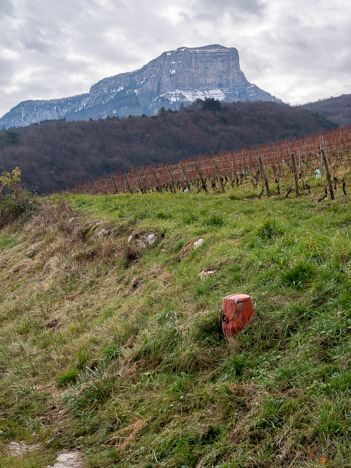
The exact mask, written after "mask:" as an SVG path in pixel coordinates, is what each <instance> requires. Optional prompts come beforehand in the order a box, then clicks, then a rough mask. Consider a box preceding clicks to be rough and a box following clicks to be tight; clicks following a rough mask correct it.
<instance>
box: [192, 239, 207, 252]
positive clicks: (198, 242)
mask: <svg viewBox="0 0 351 468" xmlns="http://www.w3.org/2000/svg"><path fill="white" fill-rule="evenodd" d="M204 242H205V239H202V238H200V239H198V240H197V241H195V242H194V249H197V248H198V247H201V245H202V244H203V243H204Z"/></svg>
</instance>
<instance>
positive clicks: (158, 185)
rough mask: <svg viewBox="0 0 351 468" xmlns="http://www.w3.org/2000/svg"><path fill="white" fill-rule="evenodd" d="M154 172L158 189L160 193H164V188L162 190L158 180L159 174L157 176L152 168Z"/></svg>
mask: <svg viewBox="0 0 351 468" xmlns="http://www.w3.org/2000/svg"><path fill="white" fill-rule="evenodd" d="M151 169H152V172H153V173H154V176H155V179H156V183H157V188H158V190H159V191H160V192H162V188H161V185H160V181H159V180H158V177H157V174H156V171H155V169H154V168H153V167H152V168H151Z"/></svg>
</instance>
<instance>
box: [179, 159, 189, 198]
mask: <svg viewBox="0 0 351 468" xmlns="http://www.w3.org/2000/svg"><path fill="white" fill-rule="evenodd" d="M179 164H180V168H181V170H182V173H183V178H184V182H185V183H186V186H187V188H188V190H189V192H190V190H191V189H190V184H189V181H188V179H187V176H186V173H185V170H184V166H183V164H182V163H179Z"/></svg>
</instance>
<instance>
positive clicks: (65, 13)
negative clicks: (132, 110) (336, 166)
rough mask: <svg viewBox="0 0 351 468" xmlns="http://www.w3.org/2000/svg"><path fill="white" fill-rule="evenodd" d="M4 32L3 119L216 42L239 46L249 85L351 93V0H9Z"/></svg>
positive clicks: (287, 95) (299, 93) (295, 99)
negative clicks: (17, 109)
mask: <svg viewBox="0 0 351 468" xmlns="http://www.w3.org/2000/svg"><path fill="white" fill-rule="evenodd" d="M0 28H1V31H2V34H1V39H0V44H1V47H0V115H3V114H4V113H5V112H7V111H8V110H10V108H11V107H13V106H15V105H16V104H18V103H19V102H20V101H23V100H27V99H50V98H56V97H65V96H70V95H74V94H81V93H85V92H87V91H88V90H89V88H90V86H91V85H92V84H94V83H95V82H96V81H98V80H99V79H102V78H105V77H106V76H111V75H115V74H117V73H122V72H125V71H131V70H134V69H136V68H139V67H141V66H142V65H144V64H145V63H147V62H148V61H149V60H151V59H153V58H155V57H157V56H158V55H160V54H161V53H162V52H164V51H165V50H170V49H175V48H177V47H181V46H189V47H191V46H201V45H207V44H212V43H218V44H222V45H225V46H231V47H236V48H237V49H238V50H239V53H240V57H241V68H242V70H243V71H244V73H245V74H246V76H247V78H248V79H249V81H251V82H253V83H255V84H257V85H258V86H260V87H262V88H263V89H264V90H266V91H268V92H270V93H272V94H274V95H276V96H277V97H280V98H281V99H283V100H284V101H286V102H290V103H292V104H295V103H304V102H308V101H312V100H316V99H319V98H325V97H329V96H331V95H334V96H337V95H339V94H342V93H350V92H351V86H350V74H351V48H350V44H351V11H350V7H349V2H347V1H346V0H329V1H326V0H318V1H317V0H310V1H309V2H306V1H305V0H304V1H302V0H271V1H269V0H235V1H233V0H222V1H221V2H218V0H172V1H167V0H163V1H162V0H148V1H147V2H144V1H143V0H60V1H59V2H57V1H56V0H0Z"/></svg>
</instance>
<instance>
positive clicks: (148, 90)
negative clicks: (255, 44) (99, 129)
mask: <svg viewBox="0 0 351 468" xmlns="http://www.w3.org/2000/svg"><path fill="white" fill-rule="evenodd" d="M205 98H215V99H219V100H220V101H226V102H238V101H275V102H281V101H280V100H279V99H277V98H275V97H274V96H272V95H271V94H269V93H267V92H265V91H263V90H262V89H260V88H258V87H257V86H256V85H254V84H251V83H249V81H247V79H246V78H245V75H244V73H243V72H242V71H241V69H240V65H239V54H238V51H237V49H235V48H234V47H229V48H228V47H223V46H221V45H217V44H215V45H209V46H205V47H195V48H189V47H181V48H179V49H176V50H172V51H169V52H164V53H163V54H162V55H160V56H159V57H158V58H156V59H154V60H152V61H151V62H149V63H148V64H146V65H145V66H143V67H142V68H140V69H139V70H136V71H133V72H130V73H122V74H120V75H116V76H112V77H110V78H105V79H103V80H101V81H99V82H98V83H96V84H94V85H93V86H92V87H91V89H90V91H89V93H87V94H82V95H80V96H74V97H68V98H63V99H53V100H49V101H24V102H21V103H20V104H18V105H17V106H15V107H14V108H13V109H11V110H10V111H9V112H8V113H7V114H5V115H4V116H3V117H2V118H1V119H0V128H3V127H4V128H8V127H22V126H25V125H29V124H31V123H37V122H40V121H43V120H49V119H54V120H55V119H66V120H88V119H89V118H92V119H99V118H106V117H108V116H110V117H127V116H129V115H142V114H146V115H154V114H157V112H158V111H159V110H160V109H161V108H162V107H164V108H165V109H172V110H176V109H179V107H180V106H181V105H188V104H190V103H192V102H194V101H195V100H196V99H205Z"/></svg>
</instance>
